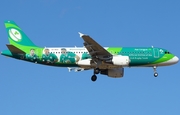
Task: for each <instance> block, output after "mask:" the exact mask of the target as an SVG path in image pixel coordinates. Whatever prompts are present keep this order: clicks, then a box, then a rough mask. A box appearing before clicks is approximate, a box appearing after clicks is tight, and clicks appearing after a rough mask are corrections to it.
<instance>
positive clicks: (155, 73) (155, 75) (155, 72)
mask: <svg viewBox="0 0 180 115" xmlns="http://www.w3.org/2000/svg"><path fill="white" fill-rule="evenodd" d="M156 68H157V67H156V66H154V67H153V69H154V77H157V76H158V73H157V71H156Z"/></svg>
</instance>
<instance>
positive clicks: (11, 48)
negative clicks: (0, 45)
mask: <svg viewBox="0 0 180 115" xmlns="http://www.w3.org/2000/svg"><path fill="white" fill-rule="evenodd" d="M6 46H7V47H8V49H9V50H10V51H11V52H12V53H17V54H25V52H24V51H22V50H20V49H19V48H17V47H15V46H13V45H11V44H7V45H6Z"/></svg>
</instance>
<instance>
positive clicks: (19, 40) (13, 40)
mask: <svg viewBox="0 0 180 115" xmlns="http://www.w3.org/2000/svg"><path fill="white" fill-rule="evenodd" d="M5 27H6V31H7V33H8V39H9V42H10V44H11V45H14V46H16V47H17V48H20V49H21V47H23V46H32V47H36V45H35V44H34V43H33V42H32V41H31V40H30V39H29V38H28V37H27V36H26V34H25V33H24V32H23V31H22V29H21V28H20V27H19V26H18V25H17V24H16V23H15V22H14V21H5Z"/></svg>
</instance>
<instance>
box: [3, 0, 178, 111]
mask: <svg viewBox="0 0 180 115" xmlns="http://www.w3.org/2000/svg"><path fill="white" fill-rule="evenodd" d="M179 6H180V1H179V0H171V1H170V0H158V1H157V0H149V1H144V0H126V1H125V0H110V1H107V0H105V1H100V0H97V1H95V0H94V1H93V0H91V1H90V0H86V1H85V0H16V1H13V0H1V3H0V14H1V16H0V39H1V42H0V50H4V49H7V48H6V46H5V44H7V43H8V39H7V33H6V30H5V27H4V20H14V21H15V22H16V23H17V24H18V25H19V26H20V27H21V28H22V29H23V31H24V32H25V33H26V34H27V35H28V36H29V37H30V38H31V40H32V41H33V42H34V43H35V44H37V45H39V46H42V47H45V46H47V47H48V46H49V47H50V46H59V47H60V46H83V40H82V39H81V38H80V37H79V35H78V32H82V33H85V34H89V35H90V36H91V37H92V38H94V39H95V40H96V41H97V42H98V43H100V44H101V45H102V46H143V47H144V46H147V47H149V46H152V45H153V46H155V47H162V48H165V49H168V50H169V51H170V52H172V53H173V54H175V55H177V56H178V57H180V51H179V49H180V47H179V38H180V32H179V31H180V15H179V12H180V7H179ZM179 68H180V65H179V64H176V65H173V66H169V67H162V68H158V69H157V70H158V73H159V76H158V77H157V78H154V76H153V69H152V68H125V76H124V77H123V78H120V79H113V78H109V77H106V76H103V75H98V80H97V81H96V82H94V83H93V82H92V81H91V80H90V77H91V75H92V73H93V72H92V71H84V72H68V69H67V68H55V67H47V66H42V65H36V64H32V63H27V62H23V61H19V60H15V59H11V58H6V57H4V56H0V73H1V74H0V115H76V114H78V115H120V114H122V115H152V114H153V115H160V114H161V115H178V114H180V109H179V108H180V98H179V97H180V90H179V88H180V83H179V81H180V77H179V76H180V74H179Z"/></svg>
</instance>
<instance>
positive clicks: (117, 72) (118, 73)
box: [101, 68, 124, 78]
mask: <svg viewBox="0 0 180 115" xmlns="http://www.w3.org/2000/svg"><path fill="white" fill-rule="evenodd" d="M101 74H103V75H107V76H109V77H112V78H121V77H123V76H124V68H117V69H116V68H115V69H105V70H101Z"/></svg>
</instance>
